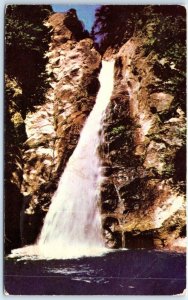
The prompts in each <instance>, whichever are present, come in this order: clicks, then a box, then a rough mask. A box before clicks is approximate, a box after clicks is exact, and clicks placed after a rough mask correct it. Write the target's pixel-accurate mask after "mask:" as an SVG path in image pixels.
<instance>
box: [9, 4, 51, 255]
mask: <svg viewBox="0 0 188 300" xmlns="http://www.w3.org/2000/svg"><path fill="white" fill-rule="evenodd" d="M51 12H52V8H51V6H49V5H38V6H34V5H32V6H31V5H8V6H7V9H6V19H5V198H6V202H5V240H6V248H7V249H9V248H15V247H18V246H19V245H20V239H19V237H20V211H21V207H22V195H21V193H20V188H21V181H22V175H23V174H22V167H23V166H22V150H23V143H24V141H25V140H26V134H25V125H24V118H25V116H26V113H27V112H28V111H33V110H34V105H37V104H40V103H42V102H43V101H44V94H45V92H46V90H47V87H48V83H47V75H46V74H45V65H46V59H45V58H44V53H45V51H46V50H47V49H48V43H49V41H50V34H49V29H48V28H47V27H45V26H44V24H43V22H44V21H45V19H47V18H48V16H49V15H50V13H51ZM13 174H14V175H13ZM7 249H6V250H7Z"/></svg>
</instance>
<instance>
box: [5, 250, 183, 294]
mask: <svg viewBox="0 0 188 300" xmlns="http://www.w3.org/2000/svg"><path fill="white" fill-rule="evenodd" d="M185 288H186V255H185V254H183V253H174V252H162V251H156V250H126V251H124V250H116V251H110V252H109V253H107V254H105V255H103V256H98V257H82V258H78V259H65V260H62V259H61V260H58V259H57V260H54V259H53V260H44V259H43V260H36V259H33V260H32V259H30V260H28V259H23V258H21V259H19V258H17V259H16V258H6V259H5V264H4V290H5V294H10V295H177V294H182V293H183V291H184V290H185Z"/></svg>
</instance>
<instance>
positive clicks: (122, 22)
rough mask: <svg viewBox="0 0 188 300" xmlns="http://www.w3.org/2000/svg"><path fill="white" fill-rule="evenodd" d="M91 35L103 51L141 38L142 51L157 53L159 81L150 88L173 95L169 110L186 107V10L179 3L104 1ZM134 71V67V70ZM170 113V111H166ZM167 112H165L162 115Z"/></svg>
mask: <svg viewBox="0 0 188 300" xmlns="http://www.w3.org/2000/svg"><path fill="white" fill-rule="evenodd" d="M92 36H93V38H94V40H95V41H96V43H97V47H98V49H99V51H100V52H101V53H102V54H103V53H104V52H105V51H106V50H107V49H108V48H113V49H114V50H116V51H118V49H119V48H120V47H121V46H122V45H123V44H124V43H125V42H126V41H128V40H129V39H130V38H131V37H132V36H140V37H142V38H143V41H144V45H143V46H144V48H145V55H146V56H147V55H148V54H149V53H150V52H151V51H153V52H155V53H156V54H157V56H158V59H157V60H156V63H155V66H154V71H155V74H156V76H157V77H158V78H159V82H158V85H156V86H150V89H151V90H152V91H153V92H159V91H161V90H166V92H168V93H170V94H173V95H174V96H175V99H174V103H173V106H172V107H171V110H173V112H175V110H176V109H177V107H178V106H179V105H180V107H181V108H182V109H183V110H184V111H185V103H186V95H185V93H186V88H185V86H186V77H185V76H186V10H185V8H184V7H182V6H177V5H176V6H173V5H170V6H163V5H161V6H159V5H158V6H144V5H143V6H139V5H136V6H134V5H128V6H122V5H103V6H101V7H100V8H99V9H98V10H97V12H96V20H95V23H94V26H93V28H92ZM135 72H136V70H135ZM168 113H169V112H168ZM166 114H167V112H165V113H164V116H163V117H164V118H165V115H166Z"/></svg>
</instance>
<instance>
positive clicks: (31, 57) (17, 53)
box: [5, 5, 52, 117]
mask: <svg viewBox="0 0 188 300" xmlns="http://www.w3.org/2000/svg"><path fill="white" fill-rule="evenodd" d="M51 11H52V9H51V6H48V5H9V6H7V9H6V19H5V54H6V56H5V70H6V73H7V74H8V76H9V77H10V78H16V79H17V81H18V82H19V84H20V86H21V89H22V91H23V94H22V101H20V102H19V103H18V106H19V109H20V110H21V113H22V115H23V117H24V115H25V114H26V112H27V111H28V110H33V106H34V105H36V104H39V103H41V102H42V101H43V99H44V94H45V91H46V89H47V86H48V82H47V75H46V73H45V64H46V60H45V59H44V53H45V51H46V50H47V49H48V44H49V41H50V34H49V29H48V28H47V27H45V26H44V24H43V22H44V20H45V19H46V18H47V17H48V16H49V14H50V12H51ZM6 96H7V97H6V98H7V99H6V100H7V101H8V95H6Z"/></svg>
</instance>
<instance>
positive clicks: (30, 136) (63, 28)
mask: <svg viewBox="0 0 188 300" xmlns="http://www.w3.org/2000/svg"><path fill="white" fill-rule="evenodd" d="M46 26H48V27H50V28H51V32H52V39H51V43H50V45H49V51H48V52H47V53H46V57H48V64H47V66H46V71H47V72H48V75H49V83H50V86H51V88H50V89H49V90H48V91H47V93H46V101H45V103H44V104H42V105H39V106H37V107H35V112H30V113H28V114H27V116H26V119H25V126H26V133H27V139H26V141H25V143H24V149H25V150H24V154H23V161H24V163H23V165H24V166H23V182H22V186H21V192H22V194H23V195H24V205H23V212H22V217H21V236H22V243H23V244H26V243H27V244H28V243H33V242H34V241H35V239H36V237H37V235H38V234H39V232H40V229H41V226H42V224H43V218H44V216H45V214H46V212H47V210H48V207H49V205H50V202H51V198H52V195H53V193H54V192H55V190H56V187H57V183H58V181H59V178H60V176H61V174H62V172H63V170H64V168H65V165H66V163H67V160H68V158H69V157H70V155H71V154H72V152H73V150H74V148H75V146H76V144H77V142H78V139H79V135H80V131H81V129H82V127H83V124H84V122H85V119H86V118H87V116H88V114H89V112H90V111H91V109H92V107H93V105H94V103H95V98H96V93H97V91H98V88H99V82H98V79H97V75H98V72H99V69H100V63H101V57H100V55H99V53H98V52H97V51H96V50H95V49H94V47H93V41H92V40H91V39H90V38H88V33H87V32H85V31H84V29H83V26H82V24H81V22H80V21H79V20H78V19H77V16H76V13H75V11H74V10H70V11H69V12H67V13H63V14H62V13H56V14H53V15H52V16H51V17H50V18H49V20H48V21H47V22H46Z"/></svg>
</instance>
